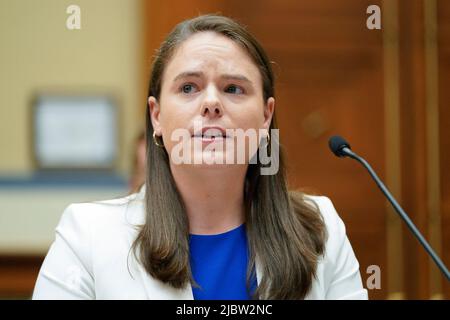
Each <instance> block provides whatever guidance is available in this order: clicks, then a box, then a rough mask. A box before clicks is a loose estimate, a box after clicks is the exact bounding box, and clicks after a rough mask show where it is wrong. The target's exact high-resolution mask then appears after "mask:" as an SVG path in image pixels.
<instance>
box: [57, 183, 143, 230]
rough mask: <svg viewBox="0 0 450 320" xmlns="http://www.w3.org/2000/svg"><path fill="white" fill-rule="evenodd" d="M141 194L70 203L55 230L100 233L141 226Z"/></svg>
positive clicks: (140, 192)
mask: <svg viewBox="0 0 450 320" xmlns="http://www.w3.org/2000/svg"><path fill="white" fill-rule="evenodd" d="M143 194H144V193H143V192H142V190H141V191H139V192H136V193H133V194H129V195H126V196H123V197H118V198H113V199H108V200H98V201H89V202H75V203H71V204H69V205H68V206H67V207H66V208H65V209H64V211H63V213H62V215H61V218H60V221H59V223H58V226H57V229H68V228H71V229H80V228H89V229H97V231H99V230H100V231H101V230H102V229H103V230H104V229H105V228H107V227H113V226H123V225H124V224H131V225H139V224H142V222H143V214H142V213H143V204H144V196H143Z"/></svg>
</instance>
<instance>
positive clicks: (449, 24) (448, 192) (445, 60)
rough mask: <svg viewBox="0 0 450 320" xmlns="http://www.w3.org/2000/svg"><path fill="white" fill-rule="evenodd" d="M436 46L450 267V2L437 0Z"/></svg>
mask: <svg viewBox="0 0 450 320" xmlns="http://www.w3.org/2000/svg"><path fill="white" fill-rule="evenodd" d="M437 22H438V48H439V60H438V61H439V130H440V133H439V137H440V145H439V146H440V148H439V153H440V161H439V162H440V173H441V179H440V185H441V205H440V207H441V219H442V220H441V227H442V253H443V261H444V263H445V264H446V266H447V268H448V267H450V169H449V164H450V90H449V88H448V87H449V84H450V2H449V1H447V0H440V1H438V21H437ZM442 283H443V289H444V290H443V291H444V296H445V298H446V299H450V283H449V282H448V281H446V280H444V279H443V280H442Z"/></svg>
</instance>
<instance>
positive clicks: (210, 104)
mask: <svg viewBox="0 0 450 320" xmlns="http://www.w3.org/2000/svg"><path fill="white" fill-rule="evenodd" d="M222 115H223V107H222V103H221V102H220V99H219V97H218V95H217V92H216V91H215V89H209V90H208V92H207V96H206V97H205V99H204V100H203V104H202V116H204V117H211V118H214V117H221V116H222Z"/></svg>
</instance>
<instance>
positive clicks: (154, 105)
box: [148, 96, 162, 136]
mask: <svg viewBox="0 0 450 320" xmlns="http://www.w3.org/2000/svg"><path fill="white" fill-rule="evenodd" d="M148 108H149V111H150V118H151V120H152V126H153V131H155V132H156V135H158V136H160V135H161V134H162V133H161V125H160V123H159V115H160V110H161V109H160V106H159V103H158V100H156V98H155V97H153V96H150V97H149V98H148Z"/></svg>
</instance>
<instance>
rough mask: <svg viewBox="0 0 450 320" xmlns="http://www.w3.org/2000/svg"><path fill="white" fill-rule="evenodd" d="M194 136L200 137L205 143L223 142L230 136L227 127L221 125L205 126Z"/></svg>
mask: <svg viewBox="0 0 450 320" xmlns="http://www.w3.org/2000/svg"><path fill="white" fill-rule="evenodd" d="M192 137H193V138H195V139H200V140H201V141H202V142H203V143H211V142H221V141H223V140H224V139H227V138H228V136H227V134H226V132H225V129H223V128H220V127H204V128H203V129H202V131H201V132H199V133H196V134H193V135H192Z"/></svg>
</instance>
